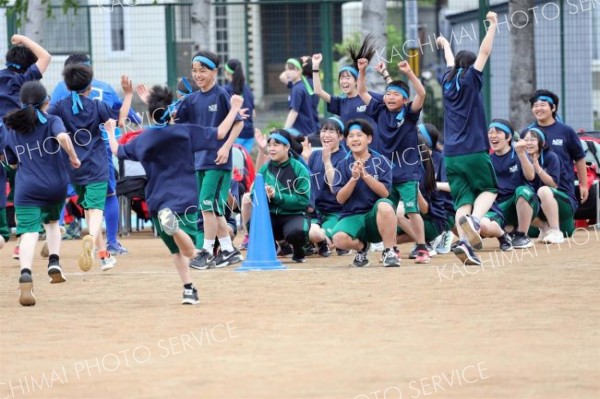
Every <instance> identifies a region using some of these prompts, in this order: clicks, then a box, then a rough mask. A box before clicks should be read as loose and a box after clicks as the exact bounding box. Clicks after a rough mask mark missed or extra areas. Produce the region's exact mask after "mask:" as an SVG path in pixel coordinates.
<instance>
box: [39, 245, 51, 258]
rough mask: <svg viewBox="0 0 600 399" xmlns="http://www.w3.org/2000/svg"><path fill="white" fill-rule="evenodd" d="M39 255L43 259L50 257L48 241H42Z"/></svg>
mask: <svg viewBox="0 0 600 399" xmlns="http://www.w3.org/2000/svg"><path fill="white" fill-rule="evenodd" d="M40 255H41V257H42V258H44V259H48V258H49V257H50V250H48V242H47V241H44V245H42V250H41V251H40Z"/></svg>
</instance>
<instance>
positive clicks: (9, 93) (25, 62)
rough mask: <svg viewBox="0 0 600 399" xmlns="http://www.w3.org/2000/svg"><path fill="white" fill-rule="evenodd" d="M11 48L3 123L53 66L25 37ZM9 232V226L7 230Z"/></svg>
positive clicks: (1, 79) (2, 198)
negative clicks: (29, 84)
mask: <svg viewBox="0 0 600 399" xmlns="http://www.w3.org/2000/svg"><path fill="white" fill-rule="evenodd" d="M11 43H12V44H13V47H11V48H10V49H9V50H8V51H7V52H6V68H5V69H1V70H0V119H2V117H4V115H6V114H7V113H8V112H10V111H12V110H14V109H18V108H21V103H20V101H19V92H20V90H21V87H22V86H23V84H24V83H25V82H30V81H35V80H40V79H41V78H42V75H43V74H44V72H46V69H47V68H48V65H49V64H50V59H51V56H50V53H48V52H47V51H46V50H45V49H44V48H43V47H42V46H40V45H39V44H37V43H36V42H34V41H33V40H31V39H29V38H28V37H26V36H23V35H13V36H12V37H11ZM1 175H2V172H0V184H2V183H3V182H4V184H3V186H2V191H1V192H0V203H6V192H5V187H6V180H5V178H6V175H4V179H3V178H2V176H1ZM6 228H7V229H8V226H7V227H6ZM12 257H13V259H19V241H17V245H16V246H15V248H14V252H13V255H12Z"/></svg>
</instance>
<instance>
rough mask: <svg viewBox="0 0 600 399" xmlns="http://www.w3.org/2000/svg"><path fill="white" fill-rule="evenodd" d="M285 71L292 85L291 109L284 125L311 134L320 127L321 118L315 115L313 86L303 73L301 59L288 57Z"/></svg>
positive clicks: (289, 99) (289, 100) (303, 133)
mask: <svg viewBox="0 0 600 399" xmlns="http://www.w3.org/2000/svg"><path fill="white" fill-rule="evenodd" d="M311 62H312V61H311ZM285 73H286V77H287V80H288V81H289V82H290V83H291V87H290V96H289V98H288V104H289V108H290V111H289V113H288V115H287V118H286V120H285V124H284V127H285V128H286V129H287V128H294V129H296V130H297V131H298V132H300V134H302V135H304V136H309V135H311V134H313V133H315V132H316V131H317V130H318V129H319V124H318V119H319V118H318V115H317V116H316V115H315V109H314V108H313V95H314V94H313V88H312V86H311V83H310V82H309V80H308V79H307V78H306V76H304V75H303V72H302V63H301V62H300V60H298V59H296V58H290V59H288V60H287V61H286V64H285ZM317 100H318V98H317Z"/></svg>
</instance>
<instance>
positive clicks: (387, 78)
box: [375, 61, 392, 84]
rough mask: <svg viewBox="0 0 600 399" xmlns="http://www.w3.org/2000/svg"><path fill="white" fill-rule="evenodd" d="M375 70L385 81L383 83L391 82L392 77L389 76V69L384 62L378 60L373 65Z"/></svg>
mask: <svg viewBox="0 0 600 399" xmlns="http://www.w3.org/2000/svg"><path fill="white" fill-rule="evenodd" d="M375 70H376V71H377V72H379V73H380V74H381V77H382V78H383V80H384V81H385V84H390V83H392V77H391V76H390V73H389V71H388V70H387V66H386V65H385V62H383V61H379V63H378V64H377V65H375Z"/></svg>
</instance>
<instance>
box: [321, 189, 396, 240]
mask: <svg viewBox="0 0 600 399" xmlns="http://www.w3.org/2000/svg"><path fill="white" fill-rule="evenodd" d="M381 202H385V203H387V204H390V206H392V207H393V206H394V204H392V201H390V200H389V199H387V198H382V199H380V200H378V201H377V202H376V203H375V205H373V208H371V210H370V211H369V212H367V213H362V214H358V215H350V216H346V217H344V218H342V219H340V221H339V222H338V223H337V224H336V225H335V227H334V228H333V230H332V231H331V236H332V237H333V236H334V235H335V234H336V233H339V232H342V233H346V234H348V235H349V236H350V237H352V238H355V239H358V240H360V241H361V242H381V235H380V234H379V229H378V228H377V207H378V206H379V203H381Z"/></svg>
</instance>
